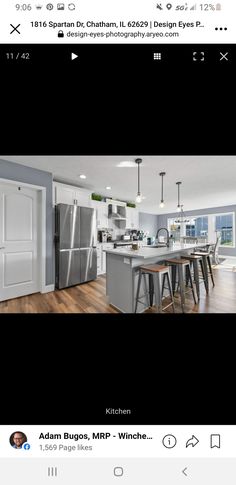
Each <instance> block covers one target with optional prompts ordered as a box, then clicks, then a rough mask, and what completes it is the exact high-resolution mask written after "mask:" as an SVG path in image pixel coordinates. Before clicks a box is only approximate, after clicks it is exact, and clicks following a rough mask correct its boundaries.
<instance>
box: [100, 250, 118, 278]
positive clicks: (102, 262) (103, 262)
mask: <svg viewBox="0 0 236 485" xmlns="http://www.w3.org/2000/svg"><path fill="white" fill-rule="evenodd" d="M113 248H114V244H113V243H102V244H99V243H98V244H97V274H98V275H100V274H104V273H106V253H105V252H104V249H113Z"/></svg>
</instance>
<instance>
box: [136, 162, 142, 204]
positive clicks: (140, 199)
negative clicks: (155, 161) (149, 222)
mask: <svg viewBox="0 0 236 485" xmlns="http://www.w3.org/2000/svg"><path fill="white" fill-rule="evenodd" d="M135 163H137V165H138V192H137V196H136V202H137V203H138V204H140V202H142V195H141V191H140V164H141V163H142V158H136V160H135Z"/></svg>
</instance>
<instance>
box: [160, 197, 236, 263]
mask: <svg viewBox="0 0 236 485" xmlns="http://www.w3.org/2000/svg"><path fill="white" fill-rule="evenodd" d="M184 212H185V214H186V216H193V217H194V216H202V215H204V214H217V213H221V212H234V217H236V205H228V206H223V207H211V208H208V209H200V210H194V211H184ZM176 216H177V212H172V213H171V214H163V215H159V216H158V226H159V227H167V219H168V218H171V217H176ZM234 231H236V227H235V226H234ZM234 238H235V240H236V234H234ZM219 253H220V254H222V255H226V256H236V248H223V247H221V248H219Z"/></svg>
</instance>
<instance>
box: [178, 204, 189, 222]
mask: <svg viewBox="0 0 236 485" xmlns="http://www.w3.org/2000/svg"><path fill="white" fill-rule="evenodd" d="M188 223H189V219H188V218H187V217H186V215H185V213H184V210H183V204H181V206H180V215H179V217H178V218H177V219H175V224H188Z"/></svg>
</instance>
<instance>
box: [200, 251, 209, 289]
mask: <svg viewBox="0 0 236 485" xmlns="http://www.w3.org/2000/svg"><path fill="white" fill-rule="evenodd" d="M202 263H203V270H204V276H205V281H206V288H207V293H208V291H209V282H208V268H207V259H206V256H203V257H202Z"/></svg>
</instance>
